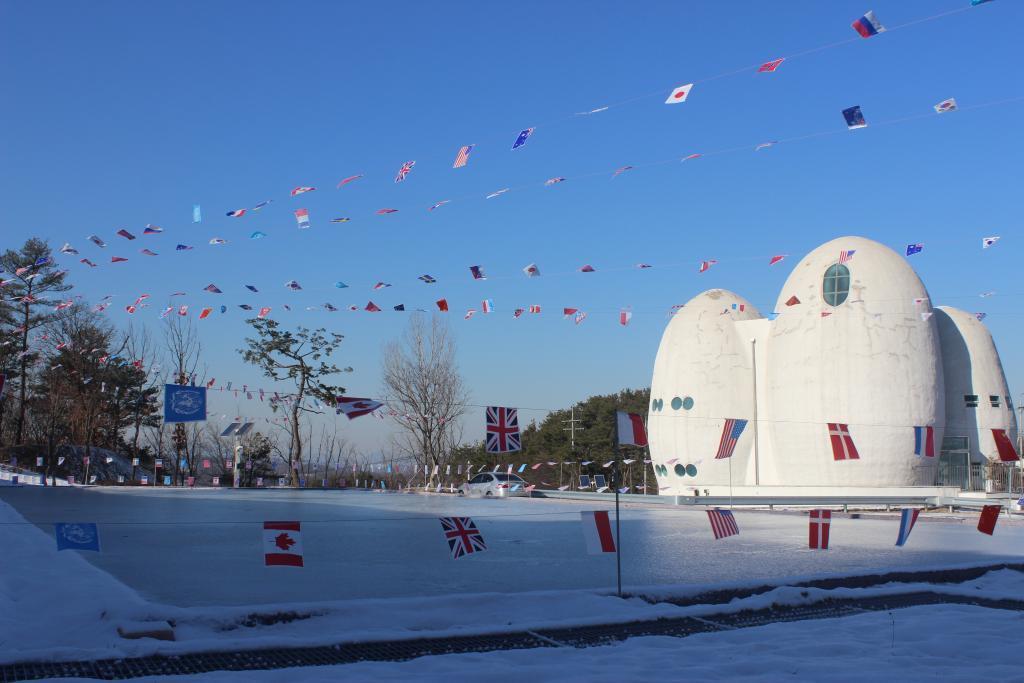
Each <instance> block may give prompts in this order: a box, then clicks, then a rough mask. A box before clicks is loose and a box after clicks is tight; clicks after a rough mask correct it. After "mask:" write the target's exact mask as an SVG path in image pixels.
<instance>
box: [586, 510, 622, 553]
mask: <svg viewBox="0 0 1024 683" xmlns="http://www.w3.org/2000/svg"><path fill="white" fill-rule="evenodd" d="M580 517H581V518H582V519H583V538H584V539H585V540H586V542H587V552H588V553H589V554H591V555H601V554H603V553H614V552H615V536H613V535H612V524H611V521H610V520H609V519H608V511H607V510H595V511H593V512H581V513H580Z"/></svg>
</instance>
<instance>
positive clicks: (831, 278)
mask: <svg viewBox="0 0 1024 683" xmlns="http://www.w3.org/2000/svg"><path fill="white" fill-rule="evenodd" d="M821 294H822V298H823V299H824V300H825V303H827V304H828V305H829V306H838V305H840V304H841V303H843V302H844V301H846V297H848V296H849V295H850V269H849V268H847V267H846V266H844V265H843V264H841V263H833V264H832V265H831V266H829V267H828V270H826V271H825V277H824V279H823V280H822V283H821Z"/></svg>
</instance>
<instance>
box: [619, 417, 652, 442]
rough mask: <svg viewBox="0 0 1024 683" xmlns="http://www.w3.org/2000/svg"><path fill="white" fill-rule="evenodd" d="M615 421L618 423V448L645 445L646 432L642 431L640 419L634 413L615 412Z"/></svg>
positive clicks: (642, 422) (642, 426)
mask: <svg viewBox="0 0 1024 683" xmlns="http://www.w3.org/2000/svg"><path fill="white" fill-rule="evenodd" d="M615 419H616V420H617V422H618V431H619V445H620V446H646V445H647V430H646V429H644V421H643V418H642V417H640V416H639V415H637V414H636V413H627V412H625V411H623V410H617V411H615Z"/></svg>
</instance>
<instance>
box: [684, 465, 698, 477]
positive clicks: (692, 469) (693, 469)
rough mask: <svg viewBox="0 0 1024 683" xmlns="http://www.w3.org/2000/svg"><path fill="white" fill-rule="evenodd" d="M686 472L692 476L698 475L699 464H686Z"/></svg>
mask: <svg viewBox="0 0 1024 683" xmlns="http://www.w3.org/2000/svg"><path fill="white" fill-rule="evenodd" d="M686 473H687V474H689V475H690V476H691V477H696V476H697V466H696V465H687V466H686Z"/></svg>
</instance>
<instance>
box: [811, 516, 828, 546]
mask: <svg viewBox="0 0 1024 683" xmlns="http://www.w3.org/2000/svg"><path fill="white" fill-rule="evenodd" d="M831 526H832V511H831V510H811V515H810V523H809V524H808V533H809V535H808V541H807V547H809V548H810V549H811V550H828V532H829V527H831Z"/></svg>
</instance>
